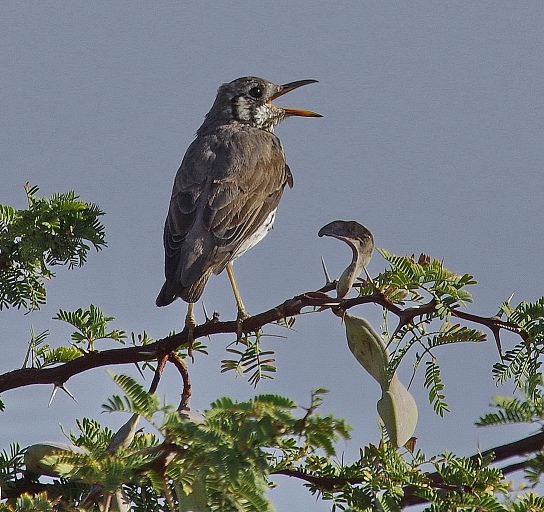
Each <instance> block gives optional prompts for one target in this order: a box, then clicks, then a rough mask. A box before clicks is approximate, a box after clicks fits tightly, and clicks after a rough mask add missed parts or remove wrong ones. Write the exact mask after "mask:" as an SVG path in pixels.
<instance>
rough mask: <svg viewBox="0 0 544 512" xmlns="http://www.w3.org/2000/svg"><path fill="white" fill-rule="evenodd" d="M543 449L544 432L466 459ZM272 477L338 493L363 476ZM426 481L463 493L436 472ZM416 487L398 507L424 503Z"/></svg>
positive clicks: (290, 472) (294, 473)
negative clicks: (302, 482)
mask: <svg viewBox="0 0 544 512" xmlns="http://www.w3.org/2000/svg"><path fill="white" fill-rule="evenodd" d="M542 449H544V432H543V433H539V434H535V435H533V436H529V437H526V438H524V439H521V440H519V441H515V442H513V443H509V444H505V445H502V446H497V447H495V448H491V449H489V450H486V451H484V452H481V453H477V454H475V455H472V456H471V457H469V458H470V460H472V461H477V460H480V459H481V458H482V457H485V456H486V455H489V454H491V453H493V454H494V455H495V460H494V461H493V462H494V463H496V462H498V461H500V460H504V459H507V458H510V457H514V456H522V455H526V454H528V453H534V452H538V451H541V450H542ZM526 466H527V462H525V461H524V462H519V463H516V464H511V465H510V466H506V467H504V468H503V469H502V471H503V473H504V474H507V473H512V472H514V471H518V470H520V469H524V468H525V467H526ZM270 474H272V475H284V476H288V477H293V478H298V479H299V480H303V481H305V482H308V483H310V484H313V485H315V486H316V487H319V488H320V489H323V490H327V491H334V490H340V489H341V488H342V487H344V486H345V485H356V484H361V483H363V481H364V477H321V476H317V475H312V474H308V473H304V472H303V471H301V470H298V469H280V470H278V471H272V472H271V473H270ZM427 478H428V479H429V481H430V482H429V485H430V486H431V487H432V488H434V489H441V490H446V491H448V490H452V491H457V492H459V491H461V492H462V491H463V489H460V486H459V485H453V484H448V483H446V482H444V481H443V480H442V477H441V475H440V474H439V473H428V474H427ZM416 492H417V487H415V486H412V485H409V486H406V487H405V488H404V497H403V499H402V500H401V502H400V506H401V507H407V506H411V505H417V504H422V503H427V500H425V499H423V498H420V497H419V496H417V494H416Z"/></svg>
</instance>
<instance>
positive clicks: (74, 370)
mask: <svg viewBox="0 0 544 512" xmlns="http://www.w3.org/2000/svg"><path fill="white" fill-rule="evenodd" d="M332 289H334V284H333V283H332V284H327V285H326V286H324V287H323V288H321V289H319V290H317V291H312V292H307V293H303V294H301V295H297V296H295V297H293V298H291V299H287V300H286V301H285V302H283V303H282V304H279V305H278V306H276V307H274V308H272V309H269V310H267V311H264V312H262V313H259V314H257V315H253V316H251V317H249V318H247V319H246V320H244V322H243V326H242V330H243V332H246V333H250V332H256V331H258V330H259V329H261V328H262V327H264V326H265V325H267V324H270V323H273V322H277V321H279V320H283V319H285V318H289V317H295V316H298V315H300V314H301V313H302V310H303V309H305V308H314V310H316V311H324V310H326V309H332V310H338V309H340V310H344V311H345V310H348V309H350V308H352V307H354V306H358V305H361V304H368V303H374V304H377V305H380V306H382V307H384V308H386V309H388V310H389V311H391V312H392V313H393V314H395V315H396V316H398V317H399V319H400V322H401V323H402V324H404V325H405V324H407V323H410V322H411V320H413V319H414V318H416V317H418V316H421V315H427V314H431V313H433V312H434V311H435V308H436V306H435V304H434V302H432V301H431V302H429V303H426V304H422V305H421V306H418V307H410V308H405V309H402V308H400V307H399V306H397V305H396V304H393V303H392V302H390V301H389V300H388V299H387V297H386V296H385V295H383V294H382V293H380V292H378V291H375V292H374V293H373V294H372V295H365V296H362V297H356V298H353V299H346V300H338V299H335V298H333V297H330V296H329V295H327V293H326V292H328V291H330V290H332ZM451 314H452V316H456V317H458V318H461V319H464V320H467V321H470V322H474V323H478V324H481V325H484V326H486V327H488V328H489V329H491V330H492V331H493V330H497V329H507V330H509V331H513V332H516V333H518V334H519V335H520V336H521V337H522V338H525V336H526V335H525V333H524V331H522V330H521V329H520V328H519V327H517V326H516V325H514V324H512V323H509V322H504V321H501V320H500V319H499V318H497V317H481V316H477V315H472V314H469V313H465V312H462V311H459V310H458V309H453V310H452V311H451ZM236 332H238V324H237V322H236V321H228V322H221V321H219V320H218V319H217V318H213V319H212V320H210V321H208V322H206V323H204V324H202V325H198V326H197V327H195V329H194V338H195V339H196V338H201V337H206V336H210V335H212V334H220V333H222V334H227V333H236ZM187 334H188V333H187V329H184V330H183V331H182V332H180V333H177V334H174V335H172V336H168V337H166V338H163V339H161V340H158V341H156V342H154V343H150V344H148V345H144V346H135V347H126V348H115V349H110V350H103V351H95V352H90V353H86V354H84V355H82V356H81V357H78V358H77V359H74V360H72V361H69V362H66V363H63V364H59V365H58V366H54V367H52V368H20V369H18V370H13V371H10V372H7V373H4V374H2V375H0V393H2V392H4V391H8V390H10V389H16V388H21V387H25V386H32V385H35V384H54V385H56V386H61V385H63V384H64V383H65V382H67V381H68V379H70V378H71V377H73V376H75V375H78V374H80V373H83V372H86V371H88V370H92V369H94V368H100V367H103V366H110V365H116V364H134V363H139V362H145V361H152V360H156V359H160V358H161V357H163V356H164V355H165V354H170V353H171V352H174V351H176V350H178V349H179V348H180V347H183V346H186V345H187V344H188V338H187Z"/></svg>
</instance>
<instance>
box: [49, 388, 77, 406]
mask: <svg viewBox="0 0 544 512" xmlns="http://www.w3.org/2000/svg"><path fill="white" fill-rule="evenodd" d="M59 389H62V390H63V391H64V392H65V393H66V394H67V395H68V396H69V397H70V398H71V399H72V400H73V401H74V402H76V403H78V402H77V400H76V397H75V396H74V395H72V393H70V391H69V390H68V388H67V387H66V386H65V385H64V384H58V383H57V384H55V387H54V388H53V393H51V398H50V399H49V403H48V404H47V407H50V406H51V404H52V403H53V399H54V398H55V395H56V394H57V391H58V390H59Z"/></svg>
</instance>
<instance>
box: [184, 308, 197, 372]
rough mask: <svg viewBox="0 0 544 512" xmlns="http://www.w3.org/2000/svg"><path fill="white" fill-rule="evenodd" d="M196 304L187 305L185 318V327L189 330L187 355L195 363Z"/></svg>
mask: <svg viewBox="0 0 544 512" xmlns="http://www.w3.org/2000/svg"><path fill="white" fill-rule="evenodd" d="M194 305H195V304H194V302H189V304H188V305H187V315H186V316H185V327H186V328H187V343H188V348H187V354H188V355H189V357H190V358H191V360H192V361H193V362H194V360H195V358H194V357H193V342H194V341H195V338H194V332H195V327H196V326H197V323H196V318H195V314H194V313H193V307H194Z"/></svg>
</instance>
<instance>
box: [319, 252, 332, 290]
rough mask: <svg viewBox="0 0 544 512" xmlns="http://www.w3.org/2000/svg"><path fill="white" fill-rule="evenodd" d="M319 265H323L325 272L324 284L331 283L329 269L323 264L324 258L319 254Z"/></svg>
mask: <svg viewBox="0 0 544 512" xmlns="http://www.w3.org/2000/svg"><path fill="white" fill-rule="evenodd" d="M321 266H322V267H323V273H324V274H325V285H328V284H331V283H332V281H331V276H329V271H328V270H327V265H325V258H323V256H321Z"/></svg>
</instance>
